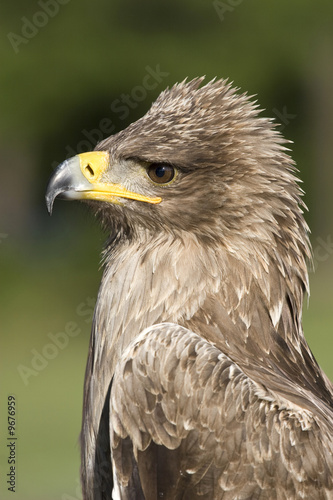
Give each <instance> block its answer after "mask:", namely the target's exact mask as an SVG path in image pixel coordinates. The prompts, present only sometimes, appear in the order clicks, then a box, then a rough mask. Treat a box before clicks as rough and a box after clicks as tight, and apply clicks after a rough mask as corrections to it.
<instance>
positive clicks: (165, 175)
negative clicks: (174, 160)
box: [147, 163, 175, 184]
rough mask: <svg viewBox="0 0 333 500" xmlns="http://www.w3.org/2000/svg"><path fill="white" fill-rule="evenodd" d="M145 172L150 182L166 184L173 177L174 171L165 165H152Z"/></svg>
mask: <svg viewBox="0 0 333 500" xmlns="http://www.w3.org/2000/svg"><path fill="white" fill-rule="evenodd" d="M147 172H148V175H149V177H150V178H151V180H152V181H153V182H156V183H157V184H167V183H168V182H170V181H172V179H173V178H174V176H175V169H174V168H173V167H172V166H171V165H167V164H166V163H152V164H151V165H150V166H149V167H148V169H147Z"/></svg>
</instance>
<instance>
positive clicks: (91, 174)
mask: <svg viewBox="0 0 333 500" xmlns="http://www.w3.org/2000/svg"><path fill="white" fill-rule="evenodd" d="M84 170H85V173H86V175H87V177H88V178H89V179H92V178H93V177H94V176H95V172H94V171H93V169H92V168H91V166H90V165H89V163H88V165H86V166H85V167H84Z"/></svg>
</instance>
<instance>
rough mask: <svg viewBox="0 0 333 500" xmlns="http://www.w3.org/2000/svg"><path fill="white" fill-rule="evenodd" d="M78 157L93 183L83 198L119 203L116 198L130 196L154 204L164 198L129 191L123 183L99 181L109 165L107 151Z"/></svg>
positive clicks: (131, 198)
mask: <svg viewBox="0 0 333 500" xmlns="http://www.w3.org/2000/svg"><path fill="white" fill-rule="evenodd" d="M78 158H79V159H80V169H81V172H82V174H83V175H84V177H85V178H86V179H87V180H88V181H89V182H90V184H91V191H85V192H82V198H86V199H90V200H99V201H107V202H112V203H119V201H117V199H116V198H128V199H130V200H137V201H143V202H146V203H152V204H158V203H161V201H162V198H160V197H156V198H153V197H150V196H144V195H142V194H139V193H134V192H132V191H128V190H127V189H126V188H124V187H123V186H122V185H121V184H113V183H105V182H99V181H100V178H101V177H102V175H103V173H104V172H105V170H106V169H107V168H108V167H109V153H107V152H106V151H92V152H89V153H81V154H79V155H78Z"/></svg>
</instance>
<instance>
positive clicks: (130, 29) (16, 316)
mask: <svg viewBox="0 0 333 500" xmlns="http://www.w3.org/2000/svg"><path fill="white" fill-rule="evenodd" d="M1 9H2V12H1V28H0V30H1V31H0V40H1V44H0V61H1V66H0V155H1V187H0V189H1V193H0V266H1V275H0V276H1V320H0V321H1V323H0V324H1V398H0V407H1V412H0V436H1V443H0V466H1V477H0V496H1V498H4V499H7V498H15V499H17V500H18V499H27V500H28V499H34V500H41V499H61V500H66V499H67V500H73V499H78V498H80V493H79V490H78V488H77V486H78V479H79V447H78V435H79V431H80V421H81V404H82V384H83V377H84V369H85V363H86V356H87V348H88V340H89V332H90V325H91V314H92V304H93V302H94V300H95V298H96V294H97V290H98V284H99V281H100V278H101V271H100V269H99V258H100V257H99V254H100V250H101V248H102V244H103V241H104V239H105V235H103V234H102V232H101V231H100V229H99V227H98V225H97V223H95V221H94V220H93V217H92V216H91V215H90V213H89V211H88V209H87V208H86V207H85V206H84V205H82V204H76V203H63V202H56V206H55V211H54V215H53V216H52V218H49V217H48V215H47V212H46V208H45V204H44V193H45V187H46V183H47V180H48V178H49V176H50V174H51V173H52V168H53V167H54V166H55V165H56V164H57V163H58V162H61V161H62V160H63V159H64V158H65V157H66V156H67V155H68V153H69V151H73V150H74V151H78V150H79V149H80V148H84V143H83V142H82V141H88V142H90V143H91V148H92V147H93V145H94V144H93V142H94V141H95V140H96V139H97V136H98V134H100V133H101V130H100V124H101V123H100V122H101V120H103V119H109V120H111V121H112V124H113V125H114V127H115V131H117V130H120V129H122V128H124V127H126V126H127V125H128V124H129V123H130V122H131V121H133V120H135V119H137V118H138V117H139V116H141V115H142V114H143V113H144V112H145V111H146V110H147V109H148V108H149V106H150V104H151V102H152V101H153V100H154V99H155V98H156V97H157V95H158V94H159V92H160V91H162V90H163V89H164V88H165V87H166V86H168V85H172V84H173V83H175V82H177V81H181V80H183V79H184V78H185V77H186V76H188V77H189V78H192V77H195V76H198V75H206V76H207V78H208V79H210V78H213V77H214V76H217V77H223V78H226V77H228V78H229V79H230V80H231V81H234V83H235V85H236V86H237V87H240V88H241V90H242V91H248V93H249V94H250V95H253V94H257V99H258V102H259V104H260V106H261V108H263V109H264V110H265V111H264V112H263V114H264V115H265V116H271V117H274V118H276V120H277V123H280V128H281V129H282V131H283V134H284V135H285V136H286V137H287V138H288V139H290V140H292V141H294V144H293V145H292V149H293V157H294V159H295V160H296V162H297V164H298V167H299V169H300V176H301V178H302V179H303V181H304V184H303V187H304V190H305V191H306V196H305V201H306V203H307V205H308V206H309V209H310V211H309V213H307V214H306V218H307V220H308V222H309V225H310V227H311V230H312V237H311V238H312V244H313V248H314V256H315V267H316V272H315V273H311V274H310V283H311V300H310V303H309V307H308V306H307V303H305V307H304V309H305V310H304V329H305V334H306V337H307V339H308V341H309V344H310V346H311V348H312V350H313V351H314V353H315V355H316V357H317V359H318V360H319V363H320V364H321V366H322V367H323V368H324V370H325V371H326V373H327V374H328V376H329V377H330V378H331V379H333V363H332V352H333V349H332V347H333V345H332V326H333V314H332V306H333V299H332V290H333V284H332V277H333V248H332V244H331V238H332V239H333V237H332V209H333V201H332V200H333V197H332V186H333V170H332V166H331V163H332V158H333V140H332V139H333V137H332V134H333V97H332V95H333V92H332V89H333V50H332V49H333V29H332V27H333V3H332V2H331V1H319V2H313V1H309V0H294V1H293V2H290V1H287V0H280V1H279V2H272V1H263V0H261V1H259V0H252V1H251V0H243V1H241V0H229V1H226V2H222V1H220V2H211V1H203V0H202V1H199V0H182V1H179V0H168V1H159V2H153V1H148V0H143V1H141V2H139V1H135V0H122V1H121V0H113V1H106V0H104V1H103V0H97V1H96V2H88V1H79V0H70V1H68V0H61V3H60V2H59V1H56V0H49V1H45V2H43V0H40V1H39V2H29V3H27V2H24V1H23V0H20V1H15V0H13V2H6V4H3V5H2V6H1ZM147 67H149V68H151V69H154V70H156V68H160V71H161V72H163V73H164V76H163V77H161V79H160V81H157V85H156V87H155V88H154V89H150V90H149V89H146V90H145V93H144V92H142V90H141V91H140V90H138V86H139V87H140V86H142V82H143V81H144V78H145V76H146V75H147V71H148V72H149V70H147ZM150 81H152V80H150ZM140 92H141V94H140ZM123 94H128V95H130V96H132V99H131V101H130V103H131V104H130V105H129V106H128V108H127V110H128V112H127V113H123V114H126V115H127V116H126V117H125V116H122V114H120V113H119V112H117V111H112V110H111V105H113V108H114V106H115V102H116V100H117V99H120V100H121V99H123V96H122V95H123ZM133 96H134V97H135V99H134V100H133ZM103 123H104V122H103ZM108 123H110V122H108ZM98 129H99V132H96V130H98ZM105 136H106V135H105V134H103V137H105ZM91 148H89V149H91ZM73 324H74V325H73ZM70 328H74V329H76V333H78V334H77V335H76V336H73V337H68V335H67V339H69V340H68V345H67V346H65V347H64V348H63V349H60V348H55V347H52V346H51V348H50V347H47V346H48V345H49V344H52V341H51V337H52V335H56V334H60V333H61V332H63V331H64V330H65V329H67V330H70ZM50 334H51V337H50ZM53 338H54V337H53ZM53 345H54V344H53ZM43 352H44V353H45V352H46V353H47V355H48V356H49V358H52V359H48V360H46V361H44V365H45V366H43V365H42V362H41V361H39V365H38V361H36V359H35V360H34V359H33V358H34V356H36V353H43ZM44 360H45V357H44ZM33 363H37V365H36V364H35V365H33ZM45 363H46V364H45ZM22 366H23V367H25V368H22ZM33 366H35V368H36V366H38V370H37V369H35V371H34V373H33V374H32V372H26V371H25V372H24V370H26V368H29V369H32V367H33ZM22 370H23V372H22ZM22 373H25V375H22ZM27 373H28V374H27ZM24 382H25V383H24ZM9 394H14V395H15V397H16V403H17V415H16V416H17V437H18V440H17V448H16V452H17V464H16V465H17V469H16V471H17V482H16V490H17V491H16V494H15V496H13V494H12V493H10V492H8V491H7V487H6V484H5V481H4V479H3V474H6V473H7V472H8V464H7V448H6V444H7V443H6V438H7V434H6V432H7V429H6V427H7V423H6V417H7V414H6V410H7V396H8V395H9Z"/></svg>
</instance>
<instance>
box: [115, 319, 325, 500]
mask: <svg viewBox="0 0 333 500" xmlns="http://www.w3.org/2000/svg"><path fill="white" fill-rule="evenodd" d="M277 377H278V375H277ZM278 401H279V403H278ZM281 401H282V400H281V396H280V398H276V399H274V398H273V397H272V392H271V391H268V390H267V389H265V387H264V386H260V385H259V384H258V383H256V382H254V381H253V380H251V379H250V378H249V377H248V376H247V375H246V374H245V373H244V372H243V371H242V370H241V369H240V367H239V366H238V365H237V364H235V363H234V362H233V361H232V360H231V359H229V358H228V356H226V355H225V354H223V353H222V352H221V351H220V350H219V349H218V348H217V347H216V346H214V345H212V344H211V343H209V342H206V341H204V340H203V339H202V338H201V337H199V336H198V335H196V334H194V333H193V332H191V331H189V330H187V329H186V328H184V327H181V326H178V325H174V324H171V323H169V324H168V323H164V324H160V325H155V326H153V327H150V328H149V329H147V330H145V331H144V332H142V334H140V335H139V337H137V339H136V340H135V341H134V342H133V343H132V344H131V345H130V346H129V347H128V348H127V350H126V351H125V353H124V354H123V356H122V359H121V362H120V363H119V364H118V366H117V369H116V372H115V375H114V380H113V384H112V388H111V396H110V426H111V429H110V430H111V432H110V435H111V447H112V456H113V460H114V467H115V475H116V477H117V478H119V483H120V484H121V485H122V487H123V488H125V489H126V487H128V488H129V487H130V485H132V486H133V484H134V483H133V481H134V482H135V481H139V483H140V488H141V487H142V491H143V492H144V494H145V495H146V498H147V499H148V498H156V496H151V495H152V491H154V492H155V493H156V492H157V494H158V495H160V496H161V497H162V496H163V498H184V499H186V498H188V499H190V498H194V499H195V498H197V496H198V498H200V497H201V498H203V497H202V496H204V495H206V494H208V492H212V491H213V492H214V496H213V497H210V498H214V499H217V500H218V499H223V500H225V499H229V498H230V499H233V500H235V499H237V498H239V499H245V498H251V499H253V498H258V499H264V498H265V499H268V498H269V499H274V498H276V499H279V500H280V499H283V498H286V499H287V498H288V500H291V499H293V498H295V499H298V498H316V499H319V500H320V499H323V500H324V499H326V500H327V499H329V498H333V484H332V477H331V473H330V471H331V470H332V469H333V458H332V456H333V454H332V451H333V446H332V440H331V436H329V434H328V431H327V429H326V427H325V425H323V424H322V423H321V422H320V420H318V418H317V417H316V416H315V415H313V414H311V412H309V411H307V412H306V414H304V411H303V410H302V409H301V408H298V409H297V408H295V405H294V404H291V403H289V402H288V401H287V400H283V403H281ZM128 440H129V441H130V443H131V444H132V446H133V450H132V449H131V448H130V447H129V446H128ZM121 443H126V444H127V446H123V445H121ZM163 450H164V451H163ZM124 454H125V455H127V456H125V455H124ZM133 456H134V457H135V460H136V467H137V471H138V474H137V476H136V478H133V470H136V469H135V468H133V465H132V469H131V463H132V462H131V460H132V457H133ZM128 457H130V458H128ZM156 460H157V464H156V467H155V469H154V467H153V465H152V464H154V463H155V461H156ZM170 460H171V463H169V462H170ZM167 462H168V463H167ZM147 464H148V465H147ZM149 464H150V465H149ZM172 464H173V465H172ZM161 466H162V467H165V469H163V471H162V472H163V473H162V472H161V473H159V472H158V470H159V467H161ZM147 467H148V468H149V473H148V472H147ZM131 470H132V475H131ZM126 485H127V486H126ZM325 490H326V493H325ZM290 492H291V493H290ZM155 493H154V494H155ZM126 494H127V493H126ZM287 494H288V497H287V496H286V495H287ZM124 495H125V493H124ZM168 495H169V496H168ZM177 495H183V496H177ZM186 495H188V496H186ZM191 495H192V496H191ZM302 495H303V496H302ZM124 498H127V497H126V496H124Z"/></svg>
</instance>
